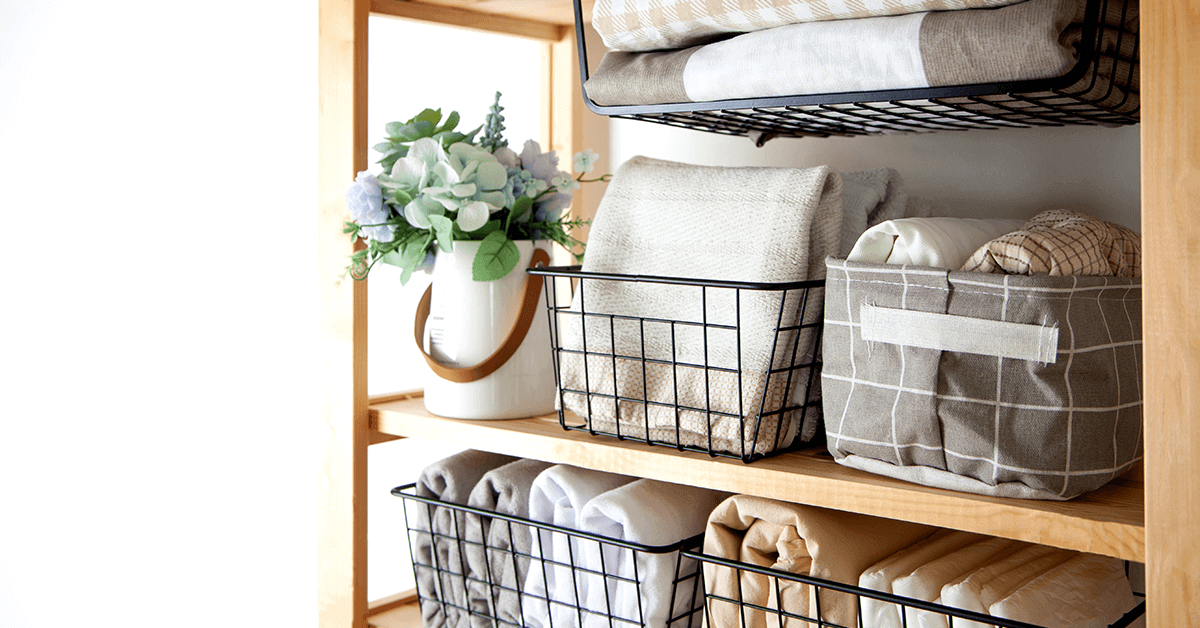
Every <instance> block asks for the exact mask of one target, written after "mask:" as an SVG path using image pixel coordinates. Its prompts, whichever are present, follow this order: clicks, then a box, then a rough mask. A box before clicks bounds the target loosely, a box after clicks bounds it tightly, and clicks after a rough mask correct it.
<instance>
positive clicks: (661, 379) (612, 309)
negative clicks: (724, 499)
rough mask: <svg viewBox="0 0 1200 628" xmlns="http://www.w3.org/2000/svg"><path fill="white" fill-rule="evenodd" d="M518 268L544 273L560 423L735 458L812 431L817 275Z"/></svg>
mask: <svg viewBox="0 0 1200 628" xmlns="http://www.w3.org/2000/svg"><path fill="white" fill-rule="evenodd" d="M528 272H529V273H531V274H535V275H543V276H545V277H547V278H549V279H550V280H549V281H545V282H544V283H545V289H546V304H547V308H548V310H549V316H548V318H549V322H550V342H551V346H552V352H553V360H554V372H555V380H556V382H555V383H556V384H557V387H558V408H559V410H558V416H559V422H560V424H561V425H562V427H563V428H565V429H568V430H581V431H586V432H588V433H589V434H592V435H596V436H608V437H614V438H618V439H628V440H634V441H638V442H643V443H648V444H651V445H665V446H670V447H674V448H676V449H678V450H681V451H694V452H701V453H706V454H708V455H710V456H723V457H730V458H739V459H741V460H742V461H744V462H750V461H752V460H755V459H759V458H763V457H765V456H768V455H772V454H775V453H779V452H781V451H787V450H789V449H794V448H796V447H798V446H800V445H801V444H802V443H804V442H805V441H809V440H811V439H812V438H813V437H814V436H816V437H817V438H819V437H820V435H821V434H822V431H821V430H820V429H818V424H819V422H820V417H821V400H820V380H819V376H820V368H821V362H820V339H821V328H822V317H821V314H822V308H823V305H824V304H823V300H824V285H825V282H824V281H823V280H819V281H803V282H791V283H748V282H734V281H714V280H702V279H689V278H679V277H661V276H643V275H618V274H609V273H595V272H587V271H583V270H581V268H580V267H579V266H565V267H550V268H534V269H530V270H529V271H528ZM568 280H569V281H568ZM572 285H573V286H574V288H573V290H572V288H571V287H570V286H572ZM616 294H620V295H621V297H620V299H617V300H614V299H613V298H612V297H613V295H616ZM630 299H632V303H633V305H632V306H629V307H625V306H626V305H629V300H630ZM617 302H623V303H624V304H625V305H622V306H621V307H617V306H616V305H614V303H617ZM664 302H665V303H667V304H668V306H667V307H659V306H661V305H662V304H663V303H664ZM647 304H649V305H647Z"/></svg>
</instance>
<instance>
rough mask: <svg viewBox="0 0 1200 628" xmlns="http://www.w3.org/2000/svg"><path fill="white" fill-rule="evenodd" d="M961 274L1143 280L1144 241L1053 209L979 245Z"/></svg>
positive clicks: (1103, 223) (1088, 218)
mask: <svg viewBox="0 0 1200 628" xmlns="http://www.w3.org/2000/svg"><path fill="white" fill-rule="evenodd" d="M961 270H964V271H971V272H981V273H1007V274H1010V275H1061V276H1066V275H1103V276H1110V277H1141V276H1142V240H1141V237H1140V236H1139V235H1138V234H1137V233H1135V232H1133V231H1131V230H1130V229H1127V228H1125V227H1122V226H1121V225H1118V224H1114V223H1111V222H1106V221H1103V220H1098V219H1096V218H1092V217H1091V216H1088V215H1087V214H1083V213H1080V212H1075V211H1070V210H1066V209H1052V210H1050V211H1045V212H1042V213H1040V214H1038V215H1037V216H1034V217H1033V218H1031V219H1030V220H1029V222H1027V223H1025V225H1024V226H1023V227H1021V229H1020V230H1019V231H1014V232H1012V233H1009V234H1005V235H1003V236H1000V237H999V238H996V239H995V240H992V241H991V242H988V243H987V244H986V245H984V246H982V247H980V249H979V250H978V251H975V254H974V255H972V256H971V258H970V259H968V260H967V262H966V263H965V264H963V267H962V269H961Z"/></svg>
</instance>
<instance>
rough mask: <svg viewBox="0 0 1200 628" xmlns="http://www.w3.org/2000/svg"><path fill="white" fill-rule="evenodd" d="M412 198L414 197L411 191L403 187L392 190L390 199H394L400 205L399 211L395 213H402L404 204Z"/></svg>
mask: <svg viewBox="0 0 1200 628" xmlns="http://www.w3.org/2000/svg"><path fill="white" fill-rule="evenodd" d="M413 198H414V197H413V193H412V192H410V191H408V190H405V189H403V188H396V189H395V190H394V191H393V192H392V199H393V200H395V202H396V205H398V206H399V207H400V211H398V212H397V213H398V214H404V206H405V205H408V204H409V203H411V202H412V200H413Z"/></svg>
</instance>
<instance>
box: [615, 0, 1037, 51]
mask: <svg viewBox="0 0 1200 628" xmlns="http://www.w3.org/2000/svg"><path fill="white" fill-rule="evenodd" d="M1020 1H1021V0H890V1H888V2H881V1H879V0H871V1H868V2H853V3H842V2H828V1H826V0H754V1H753V2H719V3H718V2H706V1H705V0H597V2H596V4H595V7H594V9H593V13H592V27H593V28H595V29H596V32H597V33H598V34H599V35H600V38H601V40H602V41H603V42H604V46H605V47H606V48H608V49H609V50H625V51H630V52H636V51H645V50H661V49H666V48H685V47H688V46H694V45H697V44H702V43H707V42H709V41H712V40H713V39H718V38H721V37H725V36H728V35H729V34H731V33H747V32H751V31H758V30H764V29H768V28H773V27H776V26H784V25H787V24H796V23H802V22H824V21H828V20H844V19H852V18H864V17H879V16H884V15H901V14H906V13H922V12H925V11H949V10H957V9H981V8H986V7H996V6H1003V5H1007V4H1013V3H1014V2H1020Z"/></svg>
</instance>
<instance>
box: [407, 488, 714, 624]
mask: <svg viewBox="0 0 1200 628" xmlns="http://www.w3.org/2000/svg"><path fill="white" fill-rule="evenodd" d="M415 486H416V485H415V484H408V485H405V486H400V487H397V488H394V489H392V494H393V495H395V496H397V497H400V498H402V499H404V500H405V505H406V507H405V524H406V527H407V530H408V538H409V546H410V548H411V551H412V557H413V571H414V574H415V576H416V581H417V595H418V597H419V598H420V602H421V605H422V607H423V610H424V609H425V607H427V605H434V606H436V608H435V609H433V610H434V612H433V613H432V614H431V615H432V616H435V617H437V619H436V620H434V623H435V624H437V625H436V626H431V625H429V621H428V620H427V621H426V625H425V628H494V627H499V626H523V627H528V628H634V627H637V626H645V627H646V628H700V625H701V623H700V622H701V614H700V610H701V605H702V604H703V596H702V593H701V591H702V589H701V585H700V576H699V573H698V571H699V570H698V564H697V562H696V561H695V560H694V559H692V558H689V557H686V556H684V555H683V554H682V553H681V552H680V550H682V549H694V548H698V547H699V546H700V544H701V542H702V535H701V536H696V537H693V538H690V539H685V540H683V541H680V542H678V543H674V544H671V545H665V546H649V545H643V544H639V543H631V542H628V541H624V540H619V539H614V538H610V537H606V536H603V535H599V534H592V533H589V532H586V531H580V530H573V529H570V528H564V527H561V526H556V525H551V524H548V523H543V522H540V521H534V520H532V519H528V518H523V517H515V516H511V515H505V514H500V513H496V512H491V511H488V510H484V509H479V508H474V507H471V506H464V505H459V504H453V503H450V502H446V501H441V500H438V499H435V498H430V497H422V496H419V495H417V494H416V491H415ZM438 511H442V513H448V514H449V515H450V516H441V517H438V516H436V515H437V513H438ZM431 521H441V522H442V524H441V527H440V528H438V529H434V530H430V527H431V526H430V525H429V522H431ZM522 535H524V536H525V537H526V538H527V539H529V540H531V541H532V543H531V544H524V543H518V542H515V541H516V539H517V537H520V536H522ZM551 546H553V547H554V548H556V550H559V551H554V552H551V551H550V550H549V549H547V550H546V552H543V551H542V549H541V548H542V547H546V548H550V547H551ZM520 547H530V549H528V550H522V549H518V548H520ZM560 557H561V558H560ZM618 601H624V602H625V603H618Z"/></svg>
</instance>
